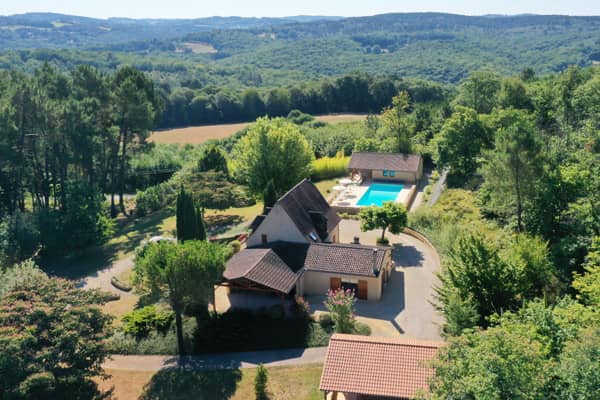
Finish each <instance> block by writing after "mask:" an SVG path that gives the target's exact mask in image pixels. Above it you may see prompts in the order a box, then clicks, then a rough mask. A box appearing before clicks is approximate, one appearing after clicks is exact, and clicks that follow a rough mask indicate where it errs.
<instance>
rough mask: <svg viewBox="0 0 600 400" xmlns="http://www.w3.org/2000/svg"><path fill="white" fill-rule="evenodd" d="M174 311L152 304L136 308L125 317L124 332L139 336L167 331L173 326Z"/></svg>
mask: <svg viewBox="0 0 600 400" xmlns="http://www.w3.org/2000/svg"><path fill="white" fill-rule="evenodd" d="M172 321H173V313H172V312H171V311H168V310H161V309H159V308H158V307H156V306H154V305H151V306H146V307H143V308H140V309H139V310H134V311H132V312H130V313H128V314H126V315H125V316H124V317H123V332H125V333H127V334H130V335H133V336H135V337H137V338H142V337H146V336H148V334H149V333H150V332H153V331H156V332H160V333H163V334H164V333H166V332H167V331H168V330H169V328H170V327H171V323H172Z"/></svg>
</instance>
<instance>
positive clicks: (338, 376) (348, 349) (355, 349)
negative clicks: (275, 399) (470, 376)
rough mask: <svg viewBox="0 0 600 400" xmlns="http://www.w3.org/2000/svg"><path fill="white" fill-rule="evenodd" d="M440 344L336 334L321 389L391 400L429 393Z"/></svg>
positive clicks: (330, 346)
mask: <svg viewBox="0 0 600 400" xmlns="http://www.w3.org/2000/svg"><path fill="white" fill-rule="evenodd" d="M441 345H442V343H439V342H428V341H420V340H411V339H404V338H397V339H396V338H394V339H392V338H380V337H369V336H357V335H342V334H335V335H333V336H332V337H331V340H330V342H329V348H328V349H327V355H326V358H325V364H324V366H323V373H322V375H321V383H320V385H319V389H320V390H323V391H329V392H333V391H336V392H344V393H357V394H363V395H370V396H382V397H392V398H413V397H414V396H415V394H416V393H417V392H418V391H419V390H424V391H426V390H427V388H428V380H429V378H430V377H431V376H432V375H433V372H434V371H433V369H432V368H431V367H428V366H427V362H428V361H430V360H432V359H434V357H435V354H436V352H437V350H438V348H439V347H440V346H441Z"/></svg>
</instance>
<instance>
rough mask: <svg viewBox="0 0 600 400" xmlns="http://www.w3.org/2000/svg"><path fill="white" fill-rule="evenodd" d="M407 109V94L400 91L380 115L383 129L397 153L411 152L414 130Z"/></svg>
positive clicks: (408, 100) (408, 103)
mask: <svg viewBox="0 0 600 400" xmlns="http://www.w3.org/2000/svg"><path fill="white" fill-rule="evenodd" d="M409 107H410V96H409V94H408V92H405V91H402V92H400V93H398V95H397V96H394V98H393V99H392V105H391V107H388V108H386V109H385V110H384V111H383V113H382V114H381V121H382V124H383V127H384V128H385V129H386V131H387V132H389V133H390V134H391V135H392V136H393V137H394V139H395V141H396V151H397V152H398V153H411V152H412V145H413V143H412V137H413V135H414V129H413V127H412V126H411V123H410V119H409V118H408V109H409Z"/></svg>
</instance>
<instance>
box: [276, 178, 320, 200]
mask: <svg viewBox="0 0 600 400" xmlns="http://www.w3.org/2000/svg"><path fill="white" fill-rule="evenodd" d="M304 182H310V181H309V180H308V178H304V179H302V180H301V181H300V182H298V183H296V184H295V185H294V186H292V188H291V189H290V190H288V191H287V192H285V193H284V194H283V195H282V196H281V197H279V198H278V199H277V201H276V202H275V204H277V203H279V202H280V201H281V200H283V199H284V198H285V197H287V196H288V195H289V194H290V193H292V192H293V191H294V190H296V188H297V187H299V186H300V185H302V184H303V183H304ZM311 183H312V182H311Z"/></svg>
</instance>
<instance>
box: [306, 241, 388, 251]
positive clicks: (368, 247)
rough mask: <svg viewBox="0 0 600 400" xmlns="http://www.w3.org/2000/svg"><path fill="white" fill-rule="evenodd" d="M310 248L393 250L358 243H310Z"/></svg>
mask: <svg viewBox="0 0 600 400" xmlns="http://www.w3.org/2000/svg"><path fill="white" fill-rule="evenodd" d="M309 245H310V246H330V247H352V248H354V249H358V250H373V249H377V250H384V251H387V250H391V248H390V247H385V246H377V245H372V246H371V245H368V244H360V243H359V244H356V243H339V242H332V243H327V242H324V243H309Z"/></svg>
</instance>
